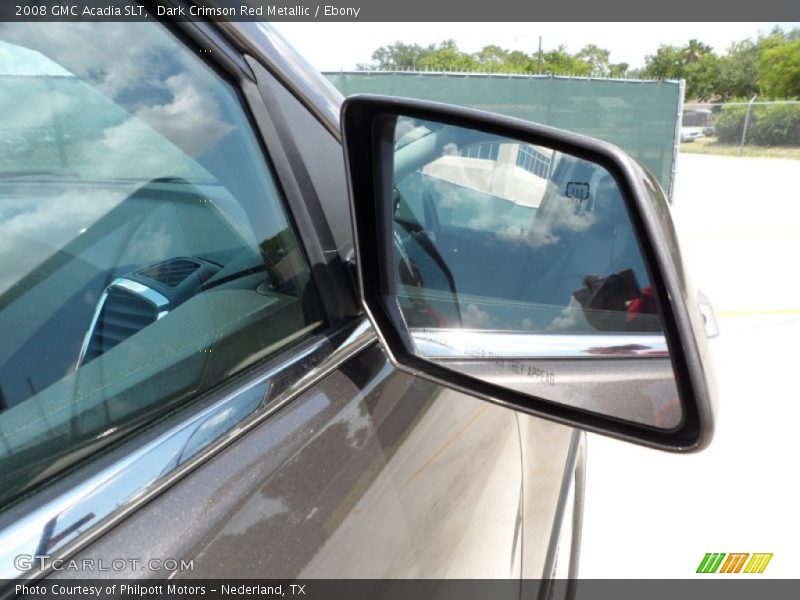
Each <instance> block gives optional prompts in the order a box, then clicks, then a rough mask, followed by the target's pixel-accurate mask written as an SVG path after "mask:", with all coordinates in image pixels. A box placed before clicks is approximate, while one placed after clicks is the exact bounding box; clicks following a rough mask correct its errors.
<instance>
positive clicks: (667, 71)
mask: <svg viewBox="0 0 800 600" xmlns="http://www.w3.org/2000/svg"><path fill="white" fill-rule="evenodd" d="M642 74H643V75H644V76H645V77H652V78H653V79H685V78H686V61H685V60H684V49H683V48H679V47H677V46H668V45H666V44H662V45H661V46H659V47H658V50H656V53H655V54H648V55H647V56H645V58H644V69H643V70H642Z"/></svg>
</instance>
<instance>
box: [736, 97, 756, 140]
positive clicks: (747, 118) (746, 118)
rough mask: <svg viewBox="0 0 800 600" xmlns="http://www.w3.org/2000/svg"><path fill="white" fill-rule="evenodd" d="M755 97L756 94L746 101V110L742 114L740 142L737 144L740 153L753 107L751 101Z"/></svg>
mask: <svg viewBox="0 0 800 600" xmlns="http://www.w3.org/2000/svg"><path fill="white" fill-rule="evenodd" d="M756 98H758V94H756V95H755V96H753V97H752V98H750V102H748V103H747V112H746V113H745V115H744V127H742V143H741V144H739V154H741V153H742V147H743V146H744V141H745V140H746V139H747V124H748V123H749V122H750V109H751V108H753V102H755V101H756Z"/></svg>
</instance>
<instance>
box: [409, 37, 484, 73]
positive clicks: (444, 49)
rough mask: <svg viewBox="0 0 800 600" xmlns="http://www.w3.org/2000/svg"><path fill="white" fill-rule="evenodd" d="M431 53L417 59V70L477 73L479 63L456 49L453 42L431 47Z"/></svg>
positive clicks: (448, 41)
mask: <svg viewBox="0 0 800 600" xmlns="http://www.w3.org/2000/svg"><path fill="white" fill-rule="evenodd" d="M430 48H431V52H429V53H427V54H425V56H423V57H421V58H420V59H419V62H418V64H417V68H419V69H421V70H425V71H478V70H480V69H479V68H478V67H479V63H478V61H477V60H475V58H474V57H473V56H472V55H471V54H467V53H466V52H462V51H461V50H459V49H458V46H457V45H456V43H455V41H453V40H447V41H444V42H441V43H440V44H438V45H435V46H431V47H430Z"/></svg>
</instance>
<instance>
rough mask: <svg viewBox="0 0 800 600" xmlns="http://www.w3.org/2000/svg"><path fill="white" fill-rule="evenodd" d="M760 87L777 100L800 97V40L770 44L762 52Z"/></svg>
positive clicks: (760, 57)
mask: <svg viewBox="0 0 800 600" xmlns="http://www.w3.org/2000/svg"><path fill="white" fill-rule="evenodd" d="M758 87H759V88H760V89H761V91H762V92H763V93H764V94H766V95H768V96H773V97H776V98H790V97H800V39H798V40H795V41H791V42H787V41H782V42H781V43H778V44H774V45H773V44H770V45H769V46H768V47H767V48H765V49H764V50H762V51H761V53H760V54H759V57H758Z"/></svg>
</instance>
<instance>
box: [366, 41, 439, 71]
mask: <svg viewBox="0 0 800 600" xmlns="http://www.w3.org/2000/svg"><path fill="white" fill-rule="evenodd" d="M432 51H433V48H432V46H428V47H427V48H426V47H423V46H420V45H419V44H404V43H403V42H395V43H394V44H390V45H388V46H381V47H380V48H378V49H377V50H375V52H373V53H372V63H371V64H368V65H365V64H360V65H358V68H359V69H362V70H364V69H381V70H386V71H396V70H403V69H416V68H417V65H418V64H419V61H420V59H421V58H422V57H424V56H426V55H427V54H429V53H430V52H432Z"/></svg>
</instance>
